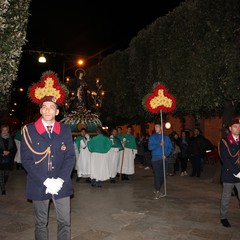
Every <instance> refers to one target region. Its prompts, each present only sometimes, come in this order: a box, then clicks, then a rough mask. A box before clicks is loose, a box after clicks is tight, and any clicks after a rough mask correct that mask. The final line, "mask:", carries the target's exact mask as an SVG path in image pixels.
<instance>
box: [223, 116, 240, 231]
mask: <svg viewBox="0 0 240 240" xmlns="http://www.w3.org/2000/svg"><path fill="white" fill-rule="evenodd" d="M229 130H230V133H228V134H227V136H226V138H223V139H221V141H220V145H219V150H220V151H219V153H220V158H221V163H222V171H221V181H222V185H223V189H222V197H221V207H220V218H221V223H222V225H223V226H224V227H231V225H230V223H229V221H228V219H227V213H228V207H229V203H230V199H231V193H232V190H233V188H234V186H235V187H236V189H237V191H238V197H240V179H239V178H240V155H239V154H240V144H239V135H240V119H237V118H235V119H232V121H231V122H230V125H229Z"/></svg>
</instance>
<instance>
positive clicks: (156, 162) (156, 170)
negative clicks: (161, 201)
mask: <svg viewBox="0 0 240 240" xmlns="http://www.w3.org/2000/svg"><path fill="white" fill-rule="evenodd" d="M164 164H165V172H166V161H164ZM152 169H153V177H154V186H155V190H156V191H160V189H161V186H162V185H163V183H164V173H163V160H162V159H154V158H152Z"/></svg>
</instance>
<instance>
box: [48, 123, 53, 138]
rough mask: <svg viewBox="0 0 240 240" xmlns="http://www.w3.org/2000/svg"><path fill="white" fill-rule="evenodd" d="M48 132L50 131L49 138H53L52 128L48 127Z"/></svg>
mask: <svg viewBox="0 0 240 240" xmlns="http://www.w3.org/2000/svg"><path fill="white" fill-rule="evenodd" d="M47 130H48V137H49V138H51V135H52V126H51V125H50V126H47Z"/></svg>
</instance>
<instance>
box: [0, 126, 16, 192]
mask: <svg viewBox="0 0 240 240" xmlns="http://www.w3.org/2000/svg"><path fill="white" fill-rule="evenodd" d="M16 151H17V147H16V144H15V141H14V139H13V138H12V137H11V135H10V134H9V126H8V125H2V126H1V137H0V154H1V155H0V190H1V193H2V195H6V189H5V185H6V183H7V180H8V176H9V170H11V169H12V167H13V160H14V157H15V154H16Z"/></svg>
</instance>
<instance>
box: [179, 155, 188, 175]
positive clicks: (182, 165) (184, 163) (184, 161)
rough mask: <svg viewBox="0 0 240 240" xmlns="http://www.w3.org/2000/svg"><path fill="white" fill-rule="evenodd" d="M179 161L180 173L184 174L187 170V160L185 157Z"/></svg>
mask: <svg viewBox="0 0 240 240" xmlns="http://www.w3.org/2000/svg"><path fill="white" fill-rule="evenodd" d="M180 160H181V171H182V172H185V171H186V170H187V162H188V158H187V157H185V158H184V157H183V158H180Z"/></svg>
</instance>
